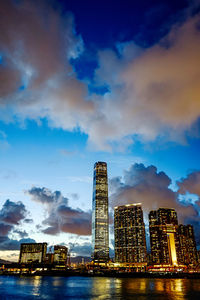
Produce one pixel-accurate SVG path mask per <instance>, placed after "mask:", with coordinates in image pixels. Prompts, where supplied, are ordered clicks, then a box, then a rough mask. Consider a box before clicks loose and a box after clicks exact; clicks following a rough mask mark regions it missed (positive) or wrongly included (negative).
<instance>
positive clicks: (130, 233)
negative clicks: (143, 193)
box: [114, 203, 147, 264]
mask: <svg viewBox="0 0 200 300" xmlns="http://www.w3.org/2000/svg"><path fill="white" fill-rule="evenodd" d="M114 231H115V262H118V263H132V264H134V263H135V264H138V263H146V262H147V250H146V238H145V225H144V221H143V211H142V207H141V204H140V203H136V204H127V205H122V206H117V207H115V212H114Z"/></svg>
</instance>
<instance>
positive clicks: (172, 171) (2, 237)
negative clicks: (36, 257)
mask: <svg viewBox="0 0 200 300" xmlns="http://www.w3.org/2000/svg"><path fill="white" fill-rule="evenodd" d="M0 8H1V10H0V13H1V17H0V20H1V21H0V57H1V59H0V166H1V168H0V205H1V207H0V255H1V257H2V258H7V259H10V260H15V259H17V257H18V251H19V244H20V242H21V241H22V240H23V241H31V239H33V240H35V241H36V242H41V241H47V242H48V244H49V245H53V244H57V243H64V244H66V245H68V246H69V247H70V248H71V252H72V253H73V254H77V255H79V254H84V255H89V249H90V243H91V237H90V231H91V229H90V225H91V204H92V176H93V165H94V163H95V162H96V161H106V162H107V164H108V175H109V180H110V182H109V195H110V197H109V199H110V200H109V201H110V212H111V219H112V208H113V206H114V205H116V204H124V203H134V202H141V203H142V205H143V209H144V212H145V220H146V219H147V214H148V212H149V210H150V209H156V208H159V207H160V206H170V207H174V208H176V209H177V212H178V216H180V217H179V220H180V222H182V223H185V224H187V223H191V224H193V225H194V228H195V233H196V238H197V243H198V245H200V244H199V242H200V240H199V225H200V218H199V200H200V199H199V197H200V190H199V187H200V160H199V149H200V135H199V132H200V98H199V97H200V88H199V86H200V84H199V83H200V73H199V70H200V60H199V53H200V52H199V50H200V32H199V28H200V27H199V24H200V23H199V22H200V16H199V8H200V2H199V1H177V0H176V1H173V3H172V2H169V1H158V0H157V1H148V2H147V1H128V0H126V1H120V0H117V1H112V0H110V1H107V2H106V1H89V0H86V1H84V2H83V1H78V0H76V1H53V0H52V1H47V0H46V1H43V2H41V1H31V0H30V1H23V0H20V1H11V0H9V1H2V2H1V4H0ZM7 199H9V201H7ZM13 216H15V217H13ZM111 221H112V220H111ZM111 223H112V222H111ZM147 226H148V222H147ZM112 232H113V230H112V224H111V240H113V233H112ZM111 248H113V247H112V241H111Z"/></svg>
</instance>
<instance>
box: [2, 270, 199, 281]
mask: <svg viewBox="0 0 200 300" xmlns="http://www.w3.org/2000/svg"><path fill="white" fill-rule="evenodd" d="M0 276H15V277H35V276H41V277H45V276H49V277H54V276H56V277H110V278H155V279H162V278H167V279H170V278H172V279H176V278H177V279H200V273H161V272H159V273H147V272H141V273H139V272H138V273H137V272H123V273H117V272H105V273H103V272H97V273H87V272H74V271H50V272H49V271H40V272H35V273H32V274H31V273H13V272H2V273H1V274H0Z"/></svg>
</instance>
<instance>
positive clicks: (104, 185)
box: [92, 162, 109, 262]
mask: <svg viewBox="0 0 200 300" xmlns="http://www.w3.org/2000/svg"><path fill="white" fill-rule="evenodd" d="M92 257H93V260H94V261H96V262H107V261H108V260H109V218H108V178H107V164H106V163H105V162H96V163H95V165H94V179H93V201H92Z"/></svg>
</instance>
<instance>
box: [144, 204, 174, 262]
mask: <svg viewBox="0 0 200 300" xmlns="http://www.w3.org/2000/svg"><path fill="white" fill-rule="evenodd" d="M149 231H150V243H151V260H152V264H169V265H177V264H178V258H179V257H178V256H179V251H178V249H179V236H178V219H177V213H176V211H175V210H174V209H171V208H159V209H158V210H152V211H150V213H149Z"/></svg>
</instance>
